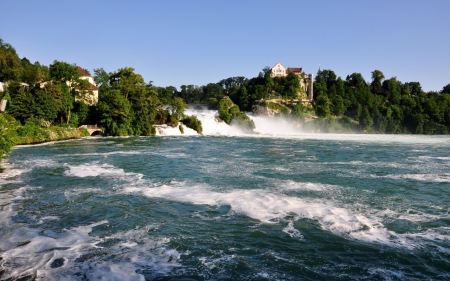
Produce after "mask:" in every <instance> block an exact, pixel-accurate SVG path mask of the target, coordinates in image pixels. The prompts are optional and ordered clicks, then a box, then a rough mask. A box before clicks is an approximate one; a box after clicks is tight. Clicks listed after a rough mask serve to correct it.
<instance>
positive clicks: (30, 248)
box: [0, 221, 181, 280]
mask: <svg viewBox="0 0 450 281" xmlns="http://www.w3.org/2000/svg"><path fill="white" fill-rule="evenodd" d="M102 224H108V221H100V222H96V223H93V224H90V225H85V226H78V227H73V228H70V229H63V230H62V231H58V232H53V231H50V230H42V229H38V228H33V229H31V228H28V227H16V228H13V229H12V230H11V231H10V232H9V233H8V235H6V236H4V237H3V238H2V241H1V242H0V249H1V251H2V252H1V256H2V258H3V259H2V267H3V269H4V270H5V272H4V275H3V277H4V278H9V277H14V278H17V277H23V276H35V277H36V279H42V280H76V278H75V277H74V276H76V274H77V273H80V272H81V273H82V274H83V275H84V276H86V278H87V279H88V280H144V276H143V275H141V274H139V273H137V272H136V271H137V270H139V269H151V270H152V272H155V273H161V274H164V273H166V272H169V271H170V270H172V269H173V268H174V267H179V266H180V265H179V263H178V260H179V259H180V256H181V254H180V253H179V252H177V251H176V250H173V249H170V248H167V244H168V243H169V242H170V240H169V239H168V238H160V239H151V237H150V236H149V235H148V234H147V232H148V230H149V228H141V229H134V230H130V231H126V232H119V233H116V234H114V235H112V236H109V237H104V238H100V237H97V236H94V235H92V234H91V233H92V231H93V228H94V227H96V226H99V225H102ZM108 241H120V242H116V243H115V244H113V245H112V246H108V248H103V247H102V246H101V243H102V242H108ZM105 256H108V257H111V258H108V259H104V257H105ZM55 261H59V262H60V263H62V264H60V265H59V267H56V268H55V266H52V265H53V264H54V263H55Z"/></svg>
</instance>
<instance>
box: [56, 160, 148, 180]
mask: <svg viewBox="0 0 450 281" xmlns="http://www.w3.org/2000/svg"><path fill="white" fill-rule="evenodd" d="M64 166H65V167H68V168H69V170H67V171H66V172H65V174H66V175H67V176H73V177H81V178H84V177H96V176H101V177H116V178H127V177H130V179H129V180H136V179H138V180H140V179H141V178H142V177H143V175H142V174H139V173H130V172H125V171H124V170H123V169H120V168H116V167H114V166H112V165H109V164H99V163H91V164H81V165H69V164H64Z"/></svg>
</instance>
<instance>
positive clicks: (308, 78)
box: [270, 62, 313, 102]
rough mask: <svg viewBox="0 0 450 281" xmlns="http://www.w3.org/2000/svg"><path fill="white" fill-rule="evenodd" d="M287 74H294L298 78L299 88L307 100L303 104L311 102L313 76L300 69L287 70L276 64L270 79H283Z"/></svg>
mask: <svg viewBox="0 0 450 281" xmlns="http://www.w3.org/2000/svg"><path fill="white" fill-rule="evenodd" d="M289 72H294V73H295V74H296V75H297V76H299V78H300V79H299V80H300V82H299V83H300V88H302V89H303V90H304V91H305V93H306V94H307V97H308V99H307V100H303V101H304V102H312V101H313V75H312V74H306V73H305V72H304V71H303V69H302V68H301V67H288V68H287V69H286V68H285V67H284V66H283V65H282V64H281V63H279V62H277V63H276V64H275V65H274V66H273V67H272V68H271V71H270V77H285V76H287V75H288V74H289Z"/></svg>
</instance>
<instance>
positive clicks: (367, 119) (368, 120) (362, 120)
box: [359, 107, 373, 130]
mask: <svg viewBox="0 0 450 281" xmlns="http://www.w3.org/2000/svg"><path fill="white" fill-rule="evenodd" d="M359 125H360V126H361V128H362V129H363V130H369V129H370V128H371V127H372V125H373V119H372V116H370V113H369V109H368V108H367V107H364V108H363V110H362V113H361V116H360V117H359Z"/></svg>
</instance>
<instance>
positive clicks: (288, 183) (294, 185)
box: [276, 180, 340, 191]
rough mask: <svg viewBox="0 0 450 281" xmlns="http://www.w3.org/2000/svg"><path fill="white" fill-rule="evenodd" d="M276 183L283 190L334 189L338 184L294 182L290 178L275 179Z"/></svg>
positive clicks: (337, 187)
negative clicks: (283, 179)
mask: <svg viewBox="0 0 450 281" xmlns="http://www.w3.org/2000/svg"><path fill="white" fill-rule="evenodd" d="M276 184H277V185H278V186H279V187H280V188H281V189H284V190H310V191H327V190H336V189H339V188H340V186H334V185H328V184H320V183H312V182H296V181H292V180H285V181H277V182H276Z"/></svg>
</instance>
